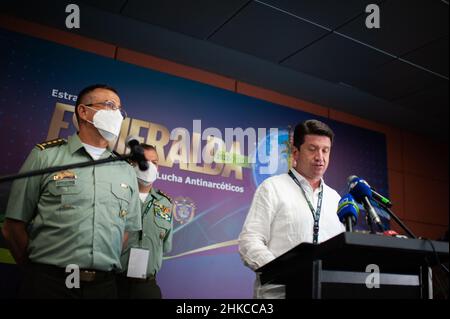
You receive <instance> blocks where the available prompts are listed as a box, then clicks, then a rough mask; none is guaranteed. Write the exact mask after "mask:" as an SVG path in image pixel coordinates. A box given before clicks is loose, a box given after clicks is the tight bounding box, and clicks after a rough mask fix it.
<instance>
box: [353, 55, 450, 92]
mask: <svg viewBox="0 0 450 319" xmlns="http://www.w3.org/2000/svg"><path fill="white" fill-rule="evenodd" d="M446 82H448V81H446V80H443V79H442V78H439V77H437V76H435V75H432V74H430V73H429V72H425V71H423V70H421V69H418V68H416V67H413V66H411V65H408V64H406V63H404V62H401V61H399V60H394V61H391V62H389V63H387V64H385V65H383V66H382V67H380V68H378V69H376V70H374V71H373V72H368V73H365V74H364V76H363V77H362V78H360V79H358V80H356V81H355V82H351V83H349V84H351V85H353V86H355V87H358V88H360V89H363V90H366V91H368V92H370V93H372V94H373V95H375V96H379V97H382V98H384V99H387V100H389V101H391V100H394V99H399V98H401V97H404V96H407V95H410V94H413V93H415V92H418V91H420V90H423V89H426V88H429V87H433V86H437V85H440V84H442V83H446Z"/></svg>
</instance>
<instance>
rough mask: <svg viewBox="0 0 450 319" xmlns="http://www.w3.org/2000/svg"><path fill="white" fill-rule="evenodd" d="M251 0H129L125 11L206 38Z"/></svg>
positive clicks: (144, 19)
mask: <svg viewBox="0 0 450 319" xmlns="http://www.w3.org/2000/svg"><path fill="white" fill-rule="evenodd" d="M248 2H249V0H214V1H211V0H148V1H142V0H129V1H127V4H126V6H125V8H124V10H123V11H122V14H123V15H125V16H128V17H131V18H134V19H138V20H141V21H145V22H147V23H151V24H156V25H159V26H162V27H165V28H168V29H170V30H173V31H177V32H181V33H184V34H188V35H191V36H194V37H197V38H200V39H205V38H207V37H208V36H209V35H210V34H211V33H212V32H214V31H215V30H216V29H217V28H218V27H220V26H221V25H222V24H223V23H224V22H226V21H227V20H228V19H229V18H230V17H232V16H233V14H234V13H235V12H237V11H238V10H239V9H240V8H242V7H243V6H244V5H245V4H246V3H248Z"/></svg>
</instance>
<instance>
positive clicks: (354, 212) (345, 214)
mask: <svg viewBox="0 0 450 319" xmlns="http://www.w3.org/2000/svg"><path fill="white" fill-rule="evenodd" d="M337 214H338V218H339V220H340V221H341V223H344V224H345V230H346V231H349V232H351V231H353V226H355V225H356V222H357V220H358V214H359V207H358V205H357V204H356V202H355V199H354V198H353V196H352V195H351V194H346V195H345V196H344V197H342V198H341V200H340V201H339V204H338V211H337Z"/></svg>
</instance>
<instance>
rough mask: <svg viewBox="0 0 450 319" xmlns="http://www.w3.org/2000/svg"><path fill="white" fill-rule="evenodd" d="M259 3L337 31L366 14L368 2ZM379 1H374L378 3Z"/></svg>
mask: <svg viewBox="0 0 450 319" xmlns="http://www.w3.org/2000/svg"><path fill="white" fill-rule="evenodd" d="M258 2H262V3H265V4H267V5H270V6H274V7H276V8H278V9H281V10H284V11H287V12H289V13H292V14H294V15H296V16H299V17H301V18H303V19H307V20H309V21H311V22H314V23H317V24H320V25H322V26H324V27H327V28H330V29H335V28H336V27H338V26H340V25H342V24H344V23H346V22H347V21H348V20H350V19H353V18H354V17H356V16H358V15H359V14H362V13H364V12H365V8H366V6H367V4H368V2H367V0H345V1H336V0H320V1H316V0H303V1H302V0H297V1H292V0H261V1H258ZM377 2H378V1H373V3H377Z"/></svg>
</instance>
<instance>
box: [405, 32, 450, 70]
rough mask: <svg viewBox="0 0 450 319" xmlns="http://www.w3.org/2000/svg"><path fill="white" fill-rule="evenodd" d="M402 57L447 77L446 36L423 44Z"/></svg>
mask: <svg viewBox="0 0 450 319" xmlns="http://www.w3.org/2000/svg"><path fill="white" fill-rule="evenodd" d="M403 59H405V60H407V61H410V62H413V63H415V64H418V65H420V66H422V67H425V68H427V69H429V70H431V71H433V72H436V73H439V74H441V75H444V76H446V77H448V60H449V58H448V37H445V38H442V39H439V40H436V41H434V42H432V43H430V44H428V45H426V46H423V47H422V48H420V49H417V50H415V51H413V52H411V53H409V54H407V55H405V56H404V57H403Z"/></svg>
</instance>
